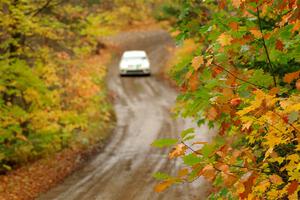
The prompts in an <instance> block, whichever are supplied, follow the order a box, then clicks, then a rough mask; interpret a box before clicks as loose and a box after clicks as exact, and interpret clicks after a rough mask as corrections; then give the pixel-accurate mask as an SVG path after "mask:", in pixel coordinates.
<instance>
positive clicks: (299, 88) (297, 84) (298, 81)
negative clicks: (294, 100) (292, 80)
mask: <svg viewBox="0 0 300 200" xmlns="http://www.w3.org/2000/svg"><path fill="white" fill-rule="evenodd" d="M296 88H297V90H300V79H298V80H297V81H296Z"/></svg>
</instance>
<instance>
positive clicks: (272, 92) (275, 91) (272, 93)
mask: <svg viewBox="0 0 300 200" xmlns="http://www.w3.org/2000/svg"><path fill="white" fill-rule="evenodd" d="M278 92H280V90H279V88H278V87H274V88H272V89H271V90H270V92H269V94H270V95H272V96H273V95H276V94H277V93H278Z"/></svg>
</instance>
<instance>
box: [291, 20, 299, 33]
mask: <svg viewBox="0 0 300 200" xmlns="http://www.w3.org/2000/svg"><path fill="white" fill-rule="evenodd" d="M299 29H300V20H297V21H296V22H295V24H294V27H293V29H292V33H294V32H295V31H299Z"/></svg>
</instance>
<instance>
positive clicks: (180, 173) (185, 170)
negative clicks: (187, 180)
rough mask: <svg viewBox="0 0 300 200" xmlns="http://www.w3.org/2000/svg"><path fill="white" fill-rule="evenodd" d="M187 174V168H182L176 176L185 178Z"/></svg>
mask: <svg viewBox="0 0 300 200" xmlns="http://www.w3.org/2000/svg"><path fill="white" fill-rule="evenodd" d="M188 173H189V170H188V169H187V168H184V169H181V170H180V171H179V172H178V176H179V177H183V176H186V175H187V174H188Z"/></svg>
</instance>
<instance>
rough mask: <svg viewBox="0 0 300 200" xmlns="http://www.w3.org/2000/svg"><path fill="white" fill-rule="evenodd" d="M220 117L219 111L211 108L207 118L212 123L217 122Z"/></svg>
mask: <svg viewBox="0 0 300 200" xmlns="http://www.w3.org/2000/svg"><path fill="white" fill-rule="evenodd" d="M217 117H218V110H217V109H216V108H215V107H211V108H210V109H209V110H208V112H207V118H208V119H209V120H210V121H213V120H215V119H216V118H217Z"/></svg>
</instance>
